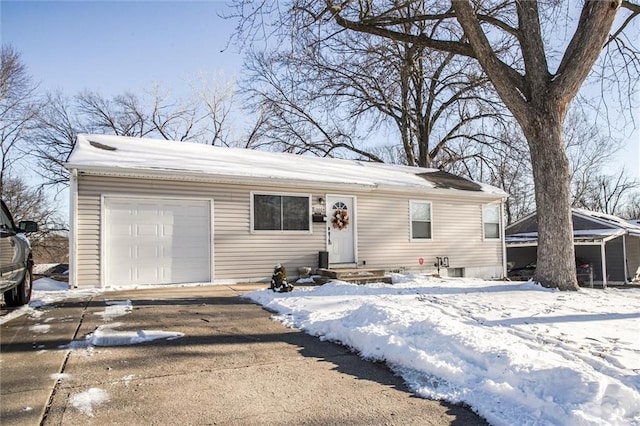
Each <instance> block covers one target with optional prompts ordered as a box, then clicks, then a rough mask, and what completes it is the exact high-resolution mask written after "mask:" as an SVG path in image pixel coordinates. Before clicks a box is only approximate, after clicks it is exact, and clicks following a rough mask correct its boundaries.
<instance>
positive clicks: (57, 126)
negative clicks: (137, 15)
mask: <svg viewBox="0 0 640 426" xmlns="http://www.w3.org/2000/svg"><path fill="white" fill-rule="evenodd" d="M207 84H208V83H207V81H206V79H201V80H200V81H198V82H197V83H195V85H194V86H193V91H194V93H193V94H192V95H191V96H190V97H187V98H185V99H179V100H173V99H172V98H171V97H170V96H169V93H168V92H167V91H164V90H162V89H160V88H158V87H154V88H153V89H151V90H148V91H145V92H143V94H142V95H138V94H134V93H123V94H121V95H116V96H113V97H111V98H109V97H105V96H102V95H101V94H99V93H97V92H95V91H89V90H87V91H84V92H82V93H79V94H77V95H76V96H74V97H72V98H70V97H67V96H64V95H63V94H62V93H60V92H54V93H48V94H46V95H45V101H44V102H43V106H42V107H41V108H40V110H39V111H38V114H37V117H36V125H35V126H34V128H33V129H32V131H31V132H30V137H31V138H32V140H33V141H34V142H35V147H34V148H35V149H34V150H33V151H32V153H31V155H32V156H33V157H35V158H36V159H37V161H38V165H39V172H40V173H41V175H42V177H43V178H44V179H45V183H46V184H49V185H61V184H62V185H66V183H67V181H68V179H69V177H68V174H67V172H66V170H65V169H64V167H63V164H64V162H65V161H66V160H67V157H68V156H69V153H70V152H71V150H72V149H73V146H74V144H75V141H76V136H77V135H78V134H79V133H100V134H110V135H117V136H130V137H139V138H156V139H165V140H174V141H185V142H197V143H206V144H210V145H223V146H231V145H235V141H234V140H233V139H232V138H231V136H230V132H231V129H232V126H231V124H230V123H229V122H228V115H229V111H230V108H231V102H232V101H233V96H232V91H231V90H230V86H229V85H226V86H223V85H220V86H211V85H207Z"/></svg>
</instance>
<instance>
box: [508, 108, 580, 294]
mask: <svg viewBox="0 0 640 426" xmlns="http://www.w3.org/2000/svg"><path fill="white" fill-rule="evenodd" d="M563 115H564V114H563V112H561V111H557V108H556V111H554V110H553V109H552V108H549V105H547V108H539V109H538V114H536V116H533V117H531V116H529V117H527V118H528V119H526V122H524V123H523V122H521V124H522V128H523V130H524V133H525V135H526V137H527V141H528V142H529V148H530V152H531V163H532V168H533V175H534V179H535V182H536V185H535V193H536V207H537V218H538V260H537V267H536V273H535V277H534V279H535V280H537V281H538V282H539V283H541V284H542V285H543V286H545V287H557V288H559V289H560V290H577V289H578V283H577V278H576V266H575V254H574V247H573V225H572V220H571V191H570V189H571V188H570V170H569V161H568V159H567V155H566V151H565V148H564V143H563V138H562V132H563V129H562V117H563ZM520 121H524V120H522V118H521V120H520Z"/></svg>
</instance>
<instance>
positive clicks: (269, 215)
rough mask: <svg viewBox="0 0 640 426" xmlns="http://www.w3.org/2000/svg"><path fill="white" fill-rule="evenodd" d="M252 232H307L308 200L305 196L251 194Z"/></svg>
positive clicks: (308, 221)
mask: <svg viewBox="0 0 640 426" xmlns="http://www.w3.org/2000/svg"><path fill="white" fill-rule="evenodd" d="M252 197H253V198H252V201H253V203H252V204H253V222H252V224H251V229H252V231H309V230H310V229H311V223H310V222H311V215H310V214H309V211H310V204H311V202H310V200H311V197H310V196H307V195H280V194H278V195H274V194H252Z"/></svg>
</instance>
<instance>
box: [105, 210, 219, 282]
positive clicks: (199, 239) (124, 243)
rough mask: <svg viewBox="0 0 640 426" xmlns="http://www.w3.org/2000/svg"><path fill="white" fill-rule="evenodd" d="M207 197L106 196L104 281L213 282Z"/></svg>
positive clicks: (209, 211) (209, 212)
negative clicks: (131, 197)
mask: <svg viewBox="0 0 640 426" xmlns="http://www.w3.org/2000/svg"><path fill="white" fill-rule="evenodd" d="M210 215H211V206H210V202H209V201H206V200H164V199H163V200H134V199H118V198H111V197H106V198H105V225H104V226H105V260H104V264H105V278H106V282H107V285H143V284H168V283H182V282H197V281H209V280H211V278H212V277H211V240H212V235H211V225H210V224H211V217H210Z"/></svg>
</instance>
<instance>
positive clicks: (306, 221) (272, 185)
mask: <svg viewBox="0 0 640 426" xmlns="http://www.w3.org/2000/svg"><path fill="white" fill-rule="evenodd" d="M66 168H67V169H68V171H69V172H70V175H71V178H70V196H71V213H70V217H71V228H72V231H71V244H70V253H71V254H70V263H71V266H70V267H71V276H70V281H71V285H72V286H79V287H104V286H131V285H144V284H163V283H189V282H213V283H229V282H245V281H261V280H265V279H268V278H269V277H270V276H271V272H272V271H273V268H274V265H275V264H277V263H282V264H283V265H284V266H285V267H286V268H287V271H288V273H289V275H290V276H293V277H295V276H296V275H297V274H298V268H301V267H313V268H315V267H316V266H318V264H319V261H320V266H325V267H330V268H378V269H384V270H387V271H388V270H408V271H412V270H415V271H425V272H426V271H431V270H434V271H435V270H436V267H435V266H434V264H435V262H436V258H439V260H440V266H442V269H441V270H440V273H441V274H447V273H448V274H449V275H456V276H468V277H483V278H493V277H502V276H504V274H505V251H504V241H503V238H502V236H503V229H502V228H503V227H502V221H501V218H502V214H501V212H502V207H503V206H502V204H503V201H504V199H505V197H506V194H505V193H504V192H503V191H502V190H500V189H498V188H494V187H491V186H487V185H482V184H478V183H475V182H471V181H469V180H466V179H463V178H460V177H457V176H454V175H451V174H448V173H445V172H442V171H439V170H434V169H425V168H417V167H407V166H398V165H387V164H379V163H369V162H362V161H355V160H341V159H329V158H318V157H308V156H299V155H292V154H282V153H269V152H261V151H254V150H246V149H235V148H222V147H213V146H208V145H202V144H195V143H188V142H172V141H162V140H151V139H138V138H128V137H117V136H105V135H79V136H78V138H77V143H76V145H75V147H74V149H73V151H72V152H71V154H70V156H69V158H68V161H67V163H66ZM323 263H324V265H323Z"/></svg>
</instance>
